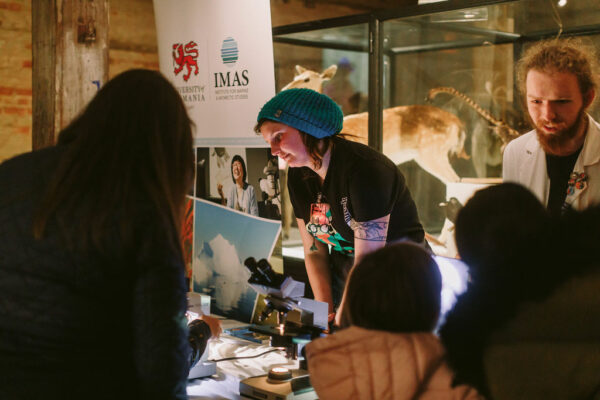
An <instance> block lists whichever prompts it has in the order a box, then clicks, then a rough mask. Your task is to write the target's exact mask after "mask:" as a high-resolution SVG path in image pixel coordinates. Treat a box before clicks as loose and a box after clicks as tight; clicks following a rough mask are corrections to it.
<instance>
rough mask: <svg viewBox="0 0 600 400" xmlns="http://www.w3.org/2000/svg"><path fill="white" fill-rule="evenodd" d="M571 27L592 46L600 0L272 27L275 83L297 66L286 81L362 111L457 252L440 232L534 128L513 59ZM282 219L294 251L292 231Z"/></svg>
mask: <svg viewBox="0 0 600 400" xmlns="http://www.w3.org/2000/svg"><path fill="white" fill-rule="evenodd" d="M567 36H579V37H581V39H582V40H583V41H585V42H588V43H589V44H591V45H593V46H595V47H596V48H597V49H598V50H599V51H600V40H599V39H600V2H599V1H598V0H520V1H442V2H437V3H431V4H422V5H418V6H407V7H404V8H402V9H400V10H397V11H389V10H388V11H382V12H376V13H371V14H368V15H359V16H353V17H348V18H337V19H332V20H323V21H316V22H311V23H305V24H298V25H292V26H284V27H278V28H275V29H274V30H273V41H274V54H275V70H276V87H277V90H281V89H282V88H284V87H285V86H286V85H288V84H289V83H290V82H292V81H293V79H294V75H295V73H297V71H296V65H300V66H302V67H304V68H306V70H303V69H299V71H301V72H303V73H305V74H307V71H308V72H310V71H312V72H313V75H311V76H312V77H314V79H316V81H311V79H312V78H311V79H309V81H303V80H300V81H297V82H295V83H294V85H302V84H305V85H307V84H308V83H312V82H317V81H319V82H318V83H319V84H320V85H321V84H322V85H321V86H318V88H317V90H322V91H323V92H324V93H327V94H329V95H330V96H331V97H332V98H333V99H334V100H335V101H336V102H337V103H338V104H340V105H341V107H342V110H343V112H344V114H345V115H350V114H356V113H363V112H364V113H365V115H364V117H365V118H367V115H368V119H369V124H368V127H369V129H368V130H369V131H368V132H364V138H365V141H366V138H367V137H368V142H369V144H370V145H372V146H373V147H375V148H378V149H380V150H382V151H383V152H384V153H385V154H386V155H387V156H388V157H390V158H391V159H392V160H393V161H394V162H395V163H396V164H397V165H398V167H399V168H400V170H401V171H402V172H403V174H404V175H405V177H406V179H407V182H408V186H409V188H410V190H411V193H412V195H413V197H414V199H415V201H416V203H417V207H418V210H419V215H420V218H421V221H422V223H423V225H424V227H425V230H426V232H427V233H428V239H429V240H430V243H431V244H432V245H433V246H432V247H433V248H434V250H435V251H436V252H437V253H440V254H444V255H449V256H454V255H455V249H454V248H452V243H450V242H451V239H449V238H451V237H452V236H453V235H452V233H451V232H446V231H447V230H448V228H449V227H450V228H451V226H452V219H453V216H454V215H455V210H456V208H457V206H458V207H460V205H461V204H464V202H465V201H466V200H467V199H468V197H469V196H470V194H471V193H472V192H473V191H474V190H476V189H478V188H480V187H482V186H484V185H488V184H493V183H497V182H499V181H500V177H501V171H502V148H503V145H504V144H505V143H506V142H507V141H509V140H511V139H513V138H514V137H517V136H518V135H519V134H522V133H524V132H526V131H528V130H530V129H531V128H530V125H529V121H528V116H527V112H526V110H525V109H524V108H523V104H522V99H521V97H520V94H519V91H518V87H517V83H516V78H515V68H514V66H515V63H516V61H517V60H518V58H519V57H520V55H521V54H522V52H523V50H524V49H526V48H527V47H528V46H529V45H531V44H532V43H533V42H535V41H538V40H541V39H549V38H556V37H567ZM331 65H336V66H337V71H336V73H335V75H333V76H330V74H329V75H327V74H325V71H326V70H327V69H328V68H329V67H330V66H331ZM305 78H306V77H303V79H305ZM598 104H599V102H598V101H596V102H595V103H594V104H593V105H592V107H591V108H590V110H589V113H590V114H591V115H592V116H593V117H594V118H596V119H598V118H599V117H600V106H598ZM288 208H289V207H288ZM284 212H285V211H284ZM288 213H289V210H288ZM288 218H289V217H288ZM292 220H293V218H292ZM287 223H289V221H284V228H283V229H284V254H286V253H287V254H293V253H291V252H290V249H291V248H292V247H293V246H294V245H297V244H298V240H299V237H298V236H297V235H295V234H294V233H293V230H289V227H288V226H286V224H287ZM286 230H287V232H286ZM294 238H296V240H294ZM447 240H450V242H448V241H447ZM300 253H301V251H300Z"/></svg>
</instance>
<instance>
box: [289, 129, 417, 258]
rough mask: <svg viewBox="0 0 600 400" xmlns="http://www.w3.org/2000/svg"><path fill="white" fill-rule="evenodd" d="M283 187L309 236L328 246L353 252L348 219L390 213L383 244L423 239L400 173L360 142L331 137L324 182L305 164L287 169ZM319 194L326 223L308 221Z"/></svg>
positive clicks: (390, 162) (359, 218) (387, 160)
mask: <svg viewBox="0 0 600 400" xmlns="http://www.w3.org/2000/svg"><path fill="white" fill-rule="evenodd" d="M288 189H289V192H290V200H291V202H292V206H293V207H294V213H295V215H296V217H297V218H300V219H302V220H304V223H305V224H306V225H307V228H308V229H309V232H311V233H312V234H313V236H315V237H317V239H319V240H321V241H323V242H324V243H328V244H331V245H332V246H333V249H334V250H337V251H342V252H346V253H352V252H353V251H354V231H353V230H352V228H351V227H350V226H351V223H352V222H354V221H356V222H365V221H370V220H374V219H377V218H381V217H383V216H385V215H387V214H390V223H389V226H388V233H387V241H388V242H390V241H393V240H396V239H401V238H407V239H410V240H413V241H415V242H422V241H423V239H424V231H423V227H422V226H421V223H420V222H419V217H418V214H417V208H416V206H415V203H414V201H413V199H412V197H411V195H410V192H409V190H408V188H407V187H406V183H405V179H404V176H403V175H402V174H401V173H400V171H399V170H398V167H397V166H396V165H394V163H393V162H392V161H391V160H390V159H389V158H387V157H386V156H385V155H383V154H381V153H380V152H378V151H375V150H374V149H372V148H370V147H368V146H365V145H363V144H360V143H355V142H351V141H348V140H345V139H342V138H339V137H334V138H333V148H332V151H331V159H330V162H329V168H328V170H327V176H326V177H325V181H324V182H323V186H321V185H320V182H319V177H318V175H317V174H316V173H315V172H314V171H312V170H311V169H310V168H307V167H302V168H290V169H289V171H288ZM319 194H321V196H320V197H321V202H322V203H326V204H329V206H330V207H329V211H328V212H326V214H327V219H328V220H329V221H328V222H330V223H329V224H327V223H325V224H323V223H322V222H323V221H316V220H315V218H314V216H313V220H312V221H311V204H313V203H317V201H318V198H319ZM323 211H326V210H323ZM313 215H314V214H313ZM327 227H328V228H329V230H328V231H327ZM311 228H312V230H311ZM319 228H322V229H319Z"/></svg>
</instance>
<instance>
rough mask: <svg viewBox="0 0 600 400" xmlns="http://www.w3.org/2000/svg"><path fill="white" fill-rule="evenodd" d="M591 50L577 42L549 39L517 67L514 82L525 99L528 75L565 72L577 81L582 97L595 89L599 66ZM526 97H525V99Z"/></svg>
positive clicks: (579, 40)
mask: <svg viewBox="0 0 600 400" xmlns="http://www.w3.org/2000/svg"><path fill="white" fill-rule="evenodd" d="M595 54H596V51H595V48H594V46H592V45H587V44H586V43H584V42H583V41H582V40H581V39H579V38H568V39H551V40H544V41H540V42H537V43H535V44H533V45H532V46H531V47H529V48H528V49H527V50H526V51H525V53H524V54H523V57H522V58H521V59H520V60H519V61H518V63H517V80H518V82H519V88H520V90H521V93H522V94H523V95H525V93H526V91H525V82H526V79H527V73H528V72H529V71H530V70H531V69H534V70H537V71H541V72H566V73H571V74H573V75H575V76H576V77H577V80H578V82H579V88H580V89H581V93H582V94H583V93H587V92H588V91H589V90H590V89H595V88H596V87H597V85H598V82H597V76H598V64H597V61H596V60H597V58H596V55H595ZM524 97H525V96H524Z"/></svg>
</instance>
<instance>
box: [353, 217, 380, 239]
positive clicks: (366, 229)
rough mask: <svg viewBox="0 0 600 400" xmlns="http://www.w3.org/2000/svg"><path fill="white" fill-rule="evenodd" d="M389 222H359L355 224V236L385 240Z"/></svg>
mask: <svg viewBox="0 0 600 400" xmlns="http://www.w3.org/2000/svg"><path fill="white" fill-rule="evenodd" d="M387 230H388V222H374V221H366V222H357V223H356V225H354V237H356V238H358V239H362V240H371V241H376V242H382V241H383V242H384V241H385V240H386V239H387Z"/></svg>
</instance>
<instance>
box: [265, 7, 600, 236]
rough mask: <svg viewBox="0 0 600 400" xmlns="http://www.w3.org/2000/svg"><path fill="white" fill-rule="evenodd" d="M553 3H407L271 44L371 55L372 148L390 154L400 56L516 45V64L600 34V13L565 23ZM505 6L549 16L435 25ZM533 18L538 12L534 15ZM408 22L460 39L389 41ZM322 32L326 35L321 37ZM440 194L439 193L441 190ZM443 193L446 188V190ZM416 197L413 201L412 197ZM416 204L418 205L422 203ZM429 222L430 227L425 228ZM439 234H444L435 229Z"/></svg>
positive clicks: (297, 28)
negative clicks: (552, 45) (532, 48)
mask: <svg viewBox="0 0 600 400" xmlns="http://www.w3.org/2000/svg"><path fill="white" fill-rule="evenodd" d="M553 1H554V3H553ZM555 3H556V0H535V1H531V0H487V1H465V0H457V1H453V0H450V1H441V2H435V3H428V4H419V5H408V6H404V7H401V8H398V9H391V10H380V11H374V12H371V13H366V14H359V15H353V16H348V17H341V18H333V19H325V20H319V21H310V22H304V23H299V24H293V25H287V26H280V27H275V28H273V42H274V46H277V44H282V43H285V44H290V45H297V46H307V47H312V48H320V49H338V50H345V51H351V52H361V53H364V54H367V56H368V72H367V74H368V94H367V98H368V107H367V111H368V115H369V117H368V144H369V145H370V146H371V147H373V148H375V149H377V150H379V151H383V152H384V153H386V151H385V150H386V149H385V148H384V144H383V137H384V132H383V120H384V116H383V114H384V112H383V110H384V109H385V108H387V107H390V106H394V105H395V104H396V103H395V101H397V100H394V99H396V97H397V93H396V92H395V88H394V85H392V84H388V83H389V82H395V81H397V80H398V79H396V77H394V76H393V74H394V73H396V72H397V71H398V70H399V68H397V66H396V65H394V63H395V62H396V59H398V58H399V57H398V56H414V57H418V56H419V55H421V54H426V53H432V52H444V51H458V50H459V49H477V48H486V47H490V46H492V47H493V46H497V47H500V46H502V45H509V46H511V47H512V51H511V53H512V55H510V57H509V58H510V59H511V60H512V61H515V60H518V58H519V57H520V55H521V53H522V51H523V49H524V47H526V46H528V45H529V44H530V43H532V42H535V41H538V40H543V39H549V38H553V37H557V36H560V37H571V36H591V35H599V34H600V11H598V12H596V13H589V12H588V13H587V14H590V15H584V18H581V16H580V17H579V20H581V21H583V22H581V23H580V22H579V21H578V19H577V17H576V16H573V15H570V14H569V12H565V13H564V14H565V15H564V18H563V19H564V21H563V20H561V17H560V15H559V12H558V11H557V8H556V4H555ZM584 3H591V2H590V1H589V0H585V1H580V2H579V5H580V6H582V5H584ZM569 4H570V5H568V6H567V8H566V9H567V10H568V7H572V8H573V9H574V10H576V7H577V5H576V3H574V2H572V1H570V2H569ZM540 5H543V6H545V8H546V9H543V8H544V7H540ZM546 6H547V7H546ZM501 7H505V8H508V9H513V10H517V11H518V10H520V9H524V10H530V9H529V8H527V7H534V8H535V7H537V8H539V9H540V13H542V12H543V13H546V17H545V18H532V20H531V21H529V20H527V16H529V15H530V14H525V17H523V20H521V19H520V17H519V15H518V13H516V14H517V15H516V17H515V16H514V15H513V17H514V18H513V21H512V23H513V24H514V26H512V29H503V28H502V27H497V26H493V24H489V25H490V26H486V24H485V23H464V22H462V21H461V22H452V21H446V22H444V23H440V21H439V20H437V21H436V20H435V18H434V16H450V15H451V14H460V13H461V12H463V11H465V10H477V9H481V10H487V12H488V13H489V14H488V16H489V15H491V14H493V10H494V9H500V8H501ZM551 10H553V11H554V13H555V15H554V16H553V17H552V19H550V17H548V15H550V14H549V13H550V12H551ZM514 13H515V12H514ZM482 14H485V13H484V11H482ZM573 14H575V12H573ZM531 15H535V14H534V13H533V12H532V14H531ZM555 16H558V20H556V19H554V17H555ZM406 21H407V22H409V23H410V24H414V25H415V26H416V27H417V29H419V30H420V31H427V30H430V31H431V32H433V31H436V32H438V33H439V32H440V31H443V32H444V33H448V36H456V39H454V40H431V41H430V42H421V41H419V40H417V41H416V42H415V43H403V44H402V43H401V44H399V45H398V44H395V43H391V42H390V36H389V35H388V33H389V32H387V31H386V29H389V27H390V26H392V25H393V24H396V23H400V24H402V23H404V22H406ZM361 24H362V25H367V26H368V29H367V34H366V35H365V37H363V38H361V39H356V38H354V37H353V36H352V35H350V36H349V37H350V38H351V39H350V40H343V39H339V38H338V40H336V37H335V34H332V32H333V33H335V32H336V30H337V31H342V30H352V27H354V26H358V25H361ZM386 32H387V33H386ZM320 33H327V34H326V35H325V34H322V35H321V36H319V34H320ZM432 36H435V35H432ZM276 63H277V58H276ZM507 65H511V63H510V62H508V63H507ZM507 68H509V67H507ZM507 74H510V75H511V76H510V78H509V79H507V80H506V81H507V82H508V83H507V86H510V87H507V88H506V91H507V92H510V93H511V95H510V96H511V102H512V104H514V105H516V106H518V107H521V104H522V100H521V99H520V95H519V90H518V83H517V81H516V79H515V78H514V68H512V69H511V71H509V72H507ZM386 85H387V86H386ZM598 103H600V101H597V102H596V108H595V110H594V114H592V115H593V116H595V115H596V114H597V113H600V107H598V106H597V104H598ZM400 104H404V103H400ZM519 111H520V112H521V114H522V115H521V116H520V117H521V120H520V122H522V123H523V125H522V126H519V127H518V129H517V130H518V131H519V133H524V132H526V131H527V130H529V127H527V126H526V123H527V121H526V115H525V113H523V109H522V108H521V109H520V110H519ZM492 114H493V113H492ZM501 117H502V116H499V117H498V118H501ZM403 172H404V171H403ZM497 173H498V172H497V171H496V174H497ZM405 175H406V173H405ZM496 176H499V175H496ZM469 179H470V180H471V181H472V182H475V183H474V186H473V188H479V187H481V184H486V183H490V182H498V181H499V179H498V178H492V179H487V180H486V179H472V178H467V179H465V178H463V179H462V180H463V181H469ZM409 180H410V179H409ZM413 180H414V179H413ZM409 183H410V182H409ZM436 190H437V191H438V192H439V190H438V189H436ZM436 190H434V191H433V192H435V191H436ZM444 190H446V188H445V189H444ZM461 190H462V189H461ZM413 197H415V196H414V193H413ZM417 197H419V194H417ZM434 197H435V196H434ZM447 197H448V196H447V193H445V194H444V198H446V199H447ZM416 200H417V203H418V199H416ZM437 204H438V201H437V200H436V201H431V207H430V208H435V207H437ZM418 205H419V204H418ZM420 213H421V210H420ZM438 217H439V216H438ZM432 219H435V218H432ZM438 220H439V218H438ZM426 224H427V223H425V224H424V225H426ZM430 225H431V224H430ZM434 225H435V224H434ZM438 225H439V226H434V227H433V229H434V230H437V229H439V230H443V227H442V226H441V225H442V224H441V223H438ZM426 230H427V227H426ZM436 233H441V232H440V231H437V232H436Z"/></svg>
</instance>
